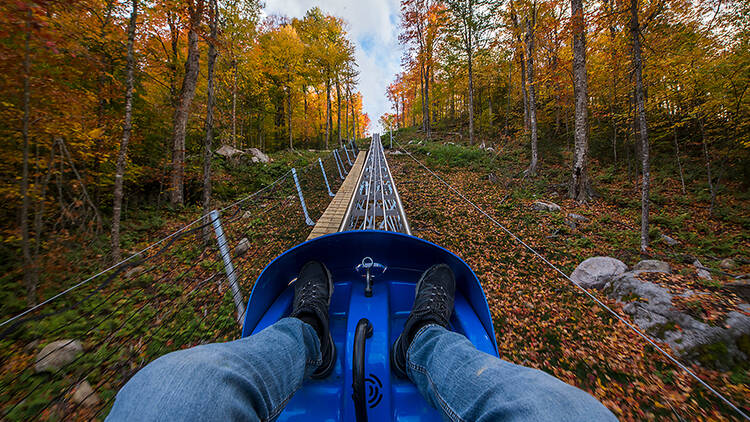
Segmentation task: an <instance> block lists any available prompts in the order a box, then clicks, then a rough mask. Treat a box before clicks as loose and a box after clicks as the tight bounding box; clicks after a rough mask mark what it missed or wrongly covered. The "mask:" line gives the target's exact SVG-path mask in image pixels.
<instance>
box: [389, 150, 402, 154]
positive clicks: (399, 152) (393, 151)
mask: <svg viewBox="0 0 750 422" xmlns="http://www.w3.org/2000/svg"><path fill="white" fill-rule="evenodd" d="M388 154H391V155H401V154H403V152H401V151H400V150H397V149H394V150H391V151H388Z"/></svg>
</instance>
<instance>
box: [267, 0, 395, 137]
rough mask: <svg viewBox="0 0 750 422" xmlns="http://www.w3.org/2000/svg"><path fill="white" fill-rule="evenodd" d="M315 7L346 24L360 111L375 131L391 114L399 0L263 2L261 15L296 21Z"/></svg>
mask: <svg viewBox="0 0 750 422" xmlns="http://www.w3.org/2000/svg"><path fill="white" fill-rule="evenodd" d="M315 6H318V7H320V9H321V10H323V11H324V12H326V13H328V14H331V15H334V16H338V17H341V18H343V19H344V20H345V21H346V22H347V24H348V32H349V35H350V37H351V39H352V41H353V42H354V43H355V45H356V48H357V50H356V52H355V57H356V60H357V64H358V65H359V72H360V76H359V90H360V91H361V92H362V96H363V105H364V109H365V112H367V114H368V115H369V116H370V119H371V120H372V126H371V127H372V129H373V130H379V129H380V128H379V124H378V120H379V119H380V116H382V115H383V114H384V113H387V112H391V110H390V105H389V104H388V98H387V97H386V93H385V90H386V87H387V86H388V84H389V83H390V82H391V81H393V79H394V76H395V75H396V73H398V72H399V70H400V60H401V46H399V43H398V33H399V28H398V22H399V17H398V15H399V7H400V2H399V0H370V1H367V2H358V1H350V0H328V1H324V2H316V1H313V0H266V8H265V12H266V13H267V14H278V15H286V16H289V17H298V18H299V17H302V16H304V14H305V12H307V10H309V9H311V8H313V7H315Z"/></svg>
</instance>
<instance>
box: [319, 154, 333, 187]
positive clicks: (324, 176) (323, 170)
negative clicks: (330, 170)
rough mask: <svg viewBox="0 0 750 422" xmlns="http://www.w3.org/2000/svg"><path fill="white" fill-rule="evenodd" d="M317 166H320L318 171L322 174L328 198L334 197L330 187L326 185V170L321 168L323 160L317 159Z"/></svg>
mask: <svg viewBox="0 0 750 422" xmlns="http://www.w3.org/2000/svg"><path fill="white" fill-rule="evenodd" d="M318 164H320V171H321V172H323V181H324V182H326V189H328V196H331V197H334V196H336V195H334V194H333V192H331V185H329V184H328V176H326V169H325V168H324V167H323V160H321V159H320V157H318Z"/></svg>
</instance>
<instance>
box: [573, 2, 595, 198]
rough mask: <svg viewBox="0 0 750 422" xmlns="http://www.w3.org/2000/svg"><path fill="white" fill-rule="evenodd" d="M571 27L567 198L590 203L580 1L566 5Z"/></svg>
mask: <svg viewBox="0 0 750 422" xmlns="http://www.w3.org/2000/svg"><path fill="white" fill-rule="evenodd" d="M570 9H571V17H572V24H573V91H574V93H573V95H574V97H575V123H574V129H573V130H574V134H575V135H574V137H575V157H574V161H573V174H572V179H571V182H570V190H569V194H570V197H571V198H572V199H575V200H576V201H578V202H586V201H588V200H589V199H591V184H590V181H589V176H588V150H589V142H588V137H587V123H588V122H587V119H588V83H587V79H586V30H585V22H584V19H583V1H582V0H571V1H570Z"/></svg>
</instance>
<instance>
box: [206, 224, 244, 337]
mask: <svg viewBox="0 0 750 422" xmlns="http://www.w3.org/2000/svg"><path fill="white" fill-rule="evenodd" d="M209 216H210V218H211V222H212V224H213V226H214V233H216V242H217V243H218V244H219V253H220V254H221V259H222V260H223V261H224V271H225V272H226V273H227V281H228V282H229V288H230V289H231V290H232V299H233V300H234V306H235V308H237V322H238V323H239V324H240V326H242V323H243V322H244V320H245V300H244V299H243V298H242V292H241V291H240V286H239V285H238V284H237V273H236V272H235V271H234V266H233V265H232V257H231V256H230V255H229V248H228V247H227V240H226V237H224V229H222V227H221V221H220V220H219V211H217V210H213V211H211V213H210V214H209Z"/></svg>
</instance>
